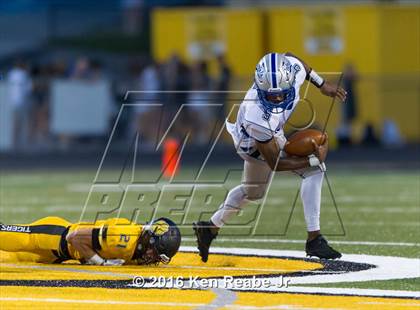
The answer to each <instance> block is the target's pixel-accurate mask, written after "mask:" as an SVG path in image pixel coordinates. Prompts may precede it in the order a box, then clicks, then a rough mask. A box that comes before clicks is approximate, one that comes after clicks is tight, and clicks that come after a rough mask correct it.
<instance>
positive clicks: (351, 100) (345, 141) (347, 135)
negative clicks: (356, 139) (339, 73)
mask: <svg viewBox="0 0 420 310" xmlns="http://www.w3.org/2000/svg"><path fill="white" fill-rule="evenodd" d="M357 80H358V75H357V73H356V70H355V68H354V66H353V65H352V64H347V65H346V66H345V68H344V71H343V88H344V89H345V90H346V91H347V99H346V102H345V104H343V105H341V107H342V110H341V118H342V120H341V125H340V127H339V128H338V130H337V140H338V143H339V145H340V146H343V145H350V144H351V133H352V125H353V121H354V120H355V118H356V117H357V99H356V93H355V88H356V83H357Z"/></svg>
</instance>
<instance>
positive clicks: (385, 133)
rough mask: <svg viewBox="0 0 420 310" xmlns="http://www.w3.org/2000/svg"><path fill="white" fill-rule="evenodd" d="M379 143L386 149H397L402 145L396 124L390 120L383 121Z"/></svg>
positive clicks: (402, 141)
mask: <svg viewBox="0 0 420 310" xmlns="http://www.w3.org/2000/svg"><path fill="white" fill-rule="evenodd" d="M381 142H382V144H383V145H384V146H385V147H388V148H398V147H401V146H403V144H404V140H403V139H402V137H401V133H400V129H399V128H398V125H397V123H396V122H394V121H393V120H391V119H385V120H384V122H383V126H382V137H381Z"/></svg>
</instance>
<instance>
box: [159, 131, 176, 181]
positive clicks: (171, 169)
mask: <svg viewBox="0 0 420 310" xmlns="http://www.w3.org/2000/svg"><path fill="white" fill-rule="evenodd" d="M178 161H179V143H178V140H176V139H174V138H168V139H166V140H165V142H164V143H163V154H162V173H163V176H164V177H165V178H168V179H170V178H173V177H174V176H175V175H176V173H177V172H178V169H179V167H178Z"/></svg>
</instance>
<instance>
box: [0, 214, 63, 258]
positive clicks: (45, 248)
mask: <svg viewBox="0 0 420 310" xmlns="http://www.w3.org/2000/svg"><path fill="white" fill-rule="evenodd" d="M70 225H71V223H69V222H67V221H66V220H64V219H62V218H59V217H52V216H50V217H46V218H43V219H40V220H38V221H35V222H33V223H31V224H27V225H4V224H1V225H0V259H1V260H2V261H10V260H15V261H35V262H45V263H52V262H55V261H59V260H60V257H63V253H62V249H60V241H61V237H62V235H63V233H64V232H65V231H66V230H67V228H68V227H69V226H70ZM3 251H6V252H15V253H4V252H3Z"/></svg>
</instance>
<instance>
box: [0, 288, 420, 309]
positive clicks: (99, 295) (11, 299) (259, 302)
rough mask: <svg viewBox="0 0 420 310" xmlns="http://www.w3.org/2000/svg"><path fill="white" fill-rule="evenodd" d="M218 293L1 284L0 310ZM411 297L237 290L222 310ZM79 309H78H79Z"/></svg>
mask: <svg viewBox="0 0 420 310" xmlns="http://www.w3.org/2000/svg"><path fill="white" fill-rule="evenodd" d="M216 298H217V294H216V293H214V292H212V291H198V290H174V289H171V290H166V289H165V290H159V289H147V290H139V289H104V288H88V289H86V288H74V287H70V288H69V287H66V288H62V287H58V288H49V287H7V286H4V287H1V290H0V301H1V304H0V306H1V309H2V310H3V309H39V308H42V309H50V308H51V309H68V308H70V307H71V308H76V307H81V308H82V309H83V308H86V307H88V306H92V307H93V306H98V307H100V309H113V310H117V309H168V308H174V309H196V308H200V307H205V306H207V307H208V308H213V307H212V303H213V302H214V300H215V299H216ZM419 307H420V301H418V300H412V299H396V298H373V297H349V296H318V295H305V294H287V293H277V294H270V293H247V292H236V300H235V301H234V302H233V303H232V304H230V305H227V306H226V307H224V308H222V309H259V308H260V309H319V308H322V309H338V308H339V309H418V308H419ZM79 309H80V308H79Z"/></svg>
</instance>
